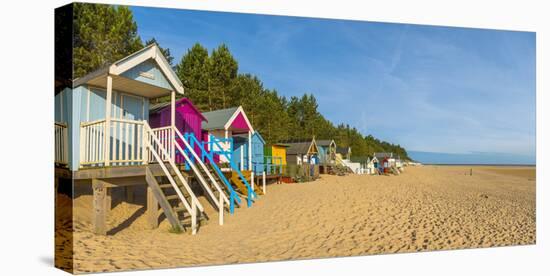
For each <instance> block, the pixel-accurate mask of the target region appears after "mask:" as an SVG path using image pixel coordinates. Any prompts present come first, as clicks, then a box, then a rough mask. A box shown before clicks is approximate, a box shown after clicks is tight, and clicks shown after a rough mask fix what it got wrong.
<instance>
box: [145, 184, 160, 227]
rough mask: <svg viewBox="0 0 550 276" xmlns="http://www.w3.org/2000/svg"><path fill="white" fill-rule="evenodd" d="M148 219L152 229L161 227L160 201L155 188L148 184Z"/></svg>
mask: <svg viewBox="0 0 550 276" xmlns="http://www.w3.org/2000/svg"><path fill="white" fill-rule="evenodd" d="M147 220H148V222H149V226H150V227H151V229H156V228H158V227H159V203H158V201H157V198H156V197H155V194H154V193H153V189H151V187H149V186H147Z"/></svg>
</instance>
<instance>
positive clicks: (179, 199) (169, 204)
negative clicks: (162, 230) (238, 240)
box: [143, 121, 207, 235]
mask: <svg viewBox="0 0 550 276" xmlns="http://www.w3.org/2000/svg"><path fill="white" fill-rule="evenodd" d="M143 126H144V129H143V131H144V137H143V138H144V146H145V147H146V152H147V153H146V156H149V154H150V158H151V160H150V161H151V162H156V163H157V164H158V165H159V166H160V168H161V169H162V171H161V172H159V173H158V174H156V175H155V174H154V173H153V171H152V170H151V167H150V166H147V167H146V171H145V181H146V182H147V184H148V186H149V187H150V188H151V191H152V192H153V195H154V196H155V198H156V199H157V201H158V204H159V205H160V206H161V208H162V210H163V212H164V214H165V216H166V218H167V220H168V221H169V222H170V224H171V225H172V227H173V228H174V230H175V231H183V230H186V227H188V226H189V225H190V226H191V233H192V234H193V235H194V234H196V233H197V226H198V224H199V222H200V220H204V219H207V217H206V214H204V208H203V207H202V204H200V202H199V201H198V199H197V197H196V196H195V194H194V193H193V190H192V189H191V187H190V185H189V183H188V181H187V178H186V177H185V176H184V174H183V173H182V172H181V171H180V169H179V168H178V167H177V165H176V164H175V162H174V160H173V155H172V154H173V151H170V152H169V150H170V148H169V147H166V146H165V145H164V144H163V143H161V142H160V141H161V140H160V139H159V138H158V137H157V134H156V133H155V132H154V131H153V130H152V129H151V128H150V127H149V124H148V123H147V122H146V121H144V122H143ZM148 159H149V157H148ZM185 214H187V216H185Z"/></svg>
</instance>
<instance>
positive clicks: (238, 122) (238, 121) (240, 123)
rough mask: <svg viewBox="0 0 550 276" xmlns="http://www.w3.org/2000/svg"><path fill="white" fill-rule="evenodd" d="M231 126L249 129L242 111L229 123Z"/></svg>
mask: <svg viewBox="0 0 550 276" xmlns="http://www.w3.org/2000/svg"><path fill="white" fill-rule="evenodd" d="M231 128H233V129H235V128H236V129H239V130H245V131H249V130H250V128H249V127H248V124H247V123H246V120H245V119H244V115H243V113H242V112H241V113H239V115H237V118H235V120H233V123H231Z"/></svg>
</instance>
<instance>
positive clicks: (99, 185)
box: [92, 178, 107, 235]
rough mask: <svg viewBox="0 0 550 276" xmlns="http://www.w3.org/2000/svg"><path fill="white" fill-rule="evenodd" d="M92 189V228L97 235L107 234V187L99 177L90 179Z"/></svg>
mask: <svg viewBox="0 0 550 276" xmlns="http://www.w3.org/2000/svg"><path fill="white" fill-rule="evenodd" d="M92 189H93V193H94V196H93V211H92V212H93V214H92V221H93V228H94V233H96V234H99V235H105V234H107V229H106V228H107V225H106V219H107V213H106V210H105V209H106V208H107V195H106V194H107V187H105V183H104V182H103V181H101V180H99V179H95V178H94V179H92Z"/></svg>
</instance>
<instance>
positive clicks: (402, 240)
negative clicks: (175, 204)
mask: <svg viewBox="0 0 550 276" xmlns="http://www.w3.org/2000/svg"><path fill="white" fill-rule="evenodd" d="M469 169H470V168H469V167H434V166H424V167H409V168H407V169H406V172H405V173H404V174H402V175H399V176H365V175H350V176H343V177H338V176H329V175H322V178H321V179H319V180H317V181H314V182H309V183H300V184H280V185H271V186H268V193H267V194H266V195H264V196H262V197H261V198H260V200H258V202H257V203H256V204H254V206H253V207H252V208H246V207H243V208H240V209H237V210H236V213H235V214H234V215H226V221H225V225H224V226H218V224H217V214H216V213H215V212H214V211H213V209H211V207H209V208H210V212H209V216H210V221H209V223H208V224H207V225H204V226H202V227H201V228H200V231H199V233H198V235H195V236H191V235H189V234H187V233H183V234H172V233H169V232H168V228H169V224H168V223H167V222H166V221H165V220H164V221H163V222H162V223H161V225H160V227H159V228H158V229H155V230H149V229H148V226H147V222H146V218H145V216H144V215H142V214H143V212H144V211H145V208H144V207H143V205H140V204H142V203H140V202H143V195H142V194H139V193H138V196H137V202H138V204H129V203H125V202H117V203H115V204H113V210H112V211H111V212H110V214H109V219H108V224H109V227H111V228H113V229H115V230H111V232H110V235H108V236H97V235H94V234H93V233H91V232H90V229H91V225H90V215H91V214H90V210H91V196H89V195H83V196H79V197H78V198H77V199H76V200H75V204H74V206H75V209H74V217H75V229H76V231H75V233H74V265H75V272H76V273H82V272H96V271H112V270H129V269H144V268H161V267H176V266H192V265H211V264H227V263H243V262H261V261H273V260H289V259H305V258H319V257H334V256H354V255H364V254H381V253H392V252H415V251H428V250H444V249H458V248H477V247H489V246H505V245H520V244H534V243H535V181H533V179H534V177H533V176H532V173H524V172H522V173H519V174H518V173H515V174H514V173H510V172H504V173H503V172H502V171H498V170H499V168H489V167H483V168H482V167H479V168H478V167H474V169H473V172H474V173H473V175H472V176H470V175H469ZM528 170H531V171H534V168H529V169H528ZM204 205H205V207H206V206H207V204H204ZM128 218H130V219H128Z"/></svg>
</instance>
